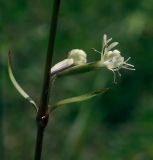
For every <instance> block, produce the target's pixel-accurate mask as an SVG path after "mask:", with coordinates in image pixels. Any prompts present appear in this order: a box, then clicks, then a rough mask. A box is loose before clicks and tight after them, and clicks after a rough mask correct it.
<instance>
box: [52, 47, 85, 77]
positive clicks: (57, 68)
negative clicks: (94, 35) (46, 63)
mask: <svg viewBox="0 0 153 160" xmlns="http://www.w3.org/2000/svg"><path fill="white" fill-rule="evenodd" d="M86 62H87V55H86V53H85V52H84V51H83V50H81V49H73V50H71V51H70V52H69V53H68V58H67V59H64V60H63V61H61V62H58V63H57V64H55V65H54V66H53V67H52V68H51V71H50V73H51V75H52V76H53V75H55V74H57V73H59V72H61V71H63V70H65V69H67V68H70V67H72V66H74V65H81V64H85V63H86Z"/></svg>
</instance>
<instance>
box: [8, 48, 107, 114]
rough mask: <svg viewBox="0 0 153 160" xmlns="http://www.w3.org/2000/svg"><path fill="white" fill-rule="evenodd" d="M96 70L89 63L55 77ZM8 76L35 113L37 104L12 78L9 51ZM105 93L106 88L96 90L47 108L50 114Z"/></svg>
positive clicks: (92, 64) (93, 65)
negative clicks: (59, 108)
mask: <svg viewBox="0 0 153 160" xmlns="http://www.w3.org/2000/svg"><path fill="white" fill-rule="evenodd" d="M97 68H98V67H97V66H95V63H89V64H87V65H82V66H81V67H78V66H75V67H72V68H70V69H67V70H65V71H63V72H61V73H60V74H59V75H57V77H62V76H64V75H71V74H79V73H84V72H89V71H92V70H94V69H97ZM8 74H9V77H10V80H11V82H12V83H13V85H14V87H15V88H16V90H17V91H18V92H19V93H20V94H21V95H22V97H24V98H25V99H26V100H28V101H29V102H30V103H31V104H32V105H33V106H34V108H35V110H36V112H38V109H39V108H38V106H37V104H36V103H35V101H34V100H33V99H32V98H31V97H30V96H29V95H28V94H27V93H26V92H25V91H24V90H23V89H22V87H21V86H20V85H19V84H18V82H17V81H16V79H15V77H14V74H13V72H12V67H11V52H10V51H9V54H8ZM106 91H108V88H105V89H100V90H96V91H94V92H91V93H87V94H83V95H80V96H77V97H71V98H67V99H63V100H60V101H58V102H57V103H55V104H54V105H53V106H52V107H51V108H49V111H50V112H52V111H53V110H55V109H56V108H58V107H61V106H64V105H67V104H71V103H78V102H81V101H85V100H88V99H91V98H93V97H95V96H98V95H100V94H102V93H104V92H106Z"/></svg>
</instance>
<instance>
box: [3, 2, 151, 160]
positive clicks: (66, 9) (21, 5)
mask: <svg viewBox="0 0 153 160" xmlns="http://www.w3.org/2000/svg"><path fill="white" fill-rule="evenodd" d="M51 10H52V1H51V0H44V1H40V0H37V1H35V0H27V1H25V0H13V1H10V0H1V1H0V68H1V79H0V82H1V83H0V84H1V86H0V87H1V90H0V91H1V92H0V93H1V101H0V159H1V160H30V159H33V155H34V146H35V136H36V123H35V112H34V110H33V108H32V106H31V105H29V103H28V102H27V101H25V100H24V99H23V98H22V97H21V96H20V95H19V94H18V93H17V92H16V90H15V89H14V87H13V85H12V84H11V82H10V80H9V78H8V74H7V53H8V50H9V49H12V51H13V57H12V58H13V70H14V73H15V77H16V79H17V80H18V82H19V83H20V84H21V85H22V87H23V88H24V89H25V90H26V91H27V92H28V93H29V94H30V95H31V96H32V97H33V98H34V99H35V100H36V101H37V102H39V98H40V92H41V88H42V79H43V70H44V63H45V57H46V50H47V49H46V48H47V43H48V33H49V25H50V14H51ZM152 14H153V1H152V0H148V1H146V0H135V1H133V0H116V1H109V0H104V1H100V0H94V1H93V0H83V1H81V0H79V1H74V0H67V1H62V4H61V10H60V16H59V23H58V30H57V37H56V44H55V54H54V60H53V64H55V63H56V62H58V61H61V60H63V59H64V58H65V57H66V56H67V53H68V51H70V50H71V49H74V48H80V49H83V50H85V51H86V52H87V54H88V59H89V61H94V60H98V59H99V58H100V55H98V54H96V53H94V52H93V51H92V50H91V48H92V47H95V48H97V49H98V50H101V43H102V42H101V41H102V36H103V34H104V33H107V34H108V36H109V37H113V39H114V40H115V41H118V42H120V44H119V46H118V49H119V50H120V51H121V52H122V55H123V56H125V57H126V58H128V57H129V56H131V57H132V59H131V60H130V63H132V64H134V65H135V68H136V71H134V72H132V71H128V70H123V71H121V72H122V77H121V78H120V79H119V80H118V84H117V85H113V84H112V81H113V73H112V72H110V71H108V70H106V69H103V70H100V71H95V72H91V73H86V74H83V75H79V76H70V77H65V78H62V79H59V80H57V81H56V83H55V87H54V88H53V93H52V99H53V100H57V99H61V98H66V97H70V96H76V95H79V94H83V93H86V92H89V91H92V90H93V89H99V88H104V87H109V86H112V89H111V90H110V91H109V92H107V93H106V94H103V95H101V96H99V97H96V98H94V99H92V100H89V101H86V102H83V103H82V104H73V105H69V106H66V107H63V109H59V110H57V111H55V112H54V113H53V115H52V117H50V122H49V124H48V128H47V130H46V133H45V139H44V149H43V159H44V160H59V159H60V160H152V159H153V94H152V91H153V71H152V69H153V53H152V52H153V19H152ZM56 97H57V98H56Z"/></svg>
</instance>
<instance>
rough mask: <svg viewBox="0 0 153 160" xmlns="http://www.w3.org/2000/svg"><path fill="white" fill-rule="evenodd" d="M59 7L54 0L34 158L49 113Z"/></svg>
mask: <svg viewBox="0 0 153 160" xmlns="http://www.w3.org/2000/svg"><path fill="white" fill-rule="evenodd" d="M59 7H60V0H54V5H53V13H52V17H51V26H50V34H49V43H48V50H47V57H46V66H45V73H44V82H43V89H42V94H41V98H40V105H39V108H38V114H37V118H36V120H37V128H38V129H37V139H36V147H35V160H40V159H41V152H42V144H43V135H44V131H45V128H46V126H47V123H48V118H49V115H48V113H47V112H48V99H49V89H50V68H51V63H52V57H53V50H54V41H55V35H56V29H57V20H58V13H59Z"/></svg>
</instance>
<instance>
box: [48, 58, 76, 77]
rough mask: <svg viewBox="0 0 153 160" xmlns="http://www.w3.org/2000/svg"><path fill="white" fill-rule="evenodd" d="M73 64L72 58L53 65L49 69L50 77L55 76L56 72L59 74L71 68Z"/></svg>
mask: <svg viewBox="0 0 153 160" xmlns="http://www.w3.org/2000/svg"><path fill="white" fill-rule="evenodd" d="M73 64H74V60H73V59H72V58H69V59H64V60H63V61H61V62H59V63H57V64H55V65H54V66H53V67H52V68H51V71H50V72H51V75H55V74H56V73H58V72H61V71H63V70H65V69H67V68H69V67H71V66H72V65H73Z"/></svg>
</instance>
